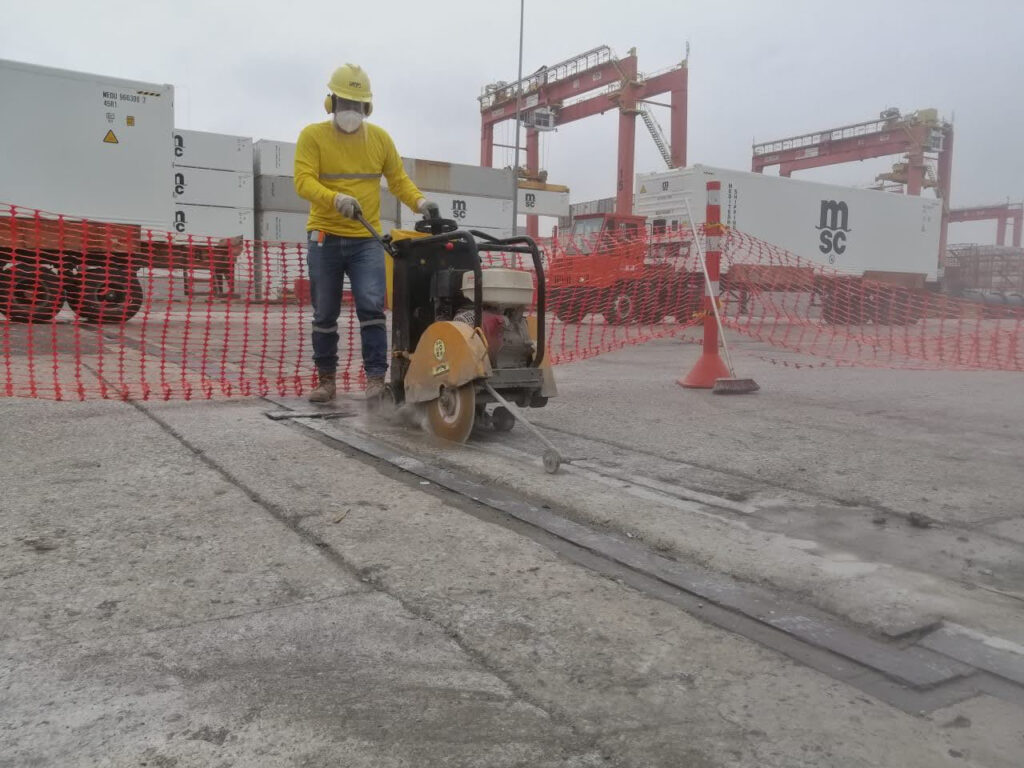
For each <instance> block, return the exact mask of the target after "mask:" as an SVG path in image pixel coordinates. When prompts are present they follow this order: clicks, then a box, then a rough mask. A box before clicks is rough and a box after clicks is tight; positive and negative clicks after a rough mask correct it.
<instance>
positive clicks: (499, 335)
mask: <svg viewBox="0 0 1024 768" xmlns="http://www.w3.org/2000/svg"><path fill="white" fill-rule="evenodd" d="M480 325H481V327H482V328H483V332H484V337H485V338H486V339H487V350H488V353H489V354H490V358H491V363H492V364H493V363H494V361H495V360H497V358H498V352H500V351H501V346H502V344H504V341H505V317H504V315H499V314H498V313H497V312H487V311H484V314H483V317H482V318H481V320H480Z"/></svg>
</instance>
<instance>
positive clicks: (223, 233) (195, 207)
mask: <svg viewBox="0 0 1024 768" xmlns="http://www.w3.org/2000/svg"><path fill="white" fill-rule="evenodd" d="M173 139H174V160H173V167H172V174H173V185H174V215H173V219H172V220H173V227H174V232H175V234H176V235H179V236H191V237H193V238H195V239H197V240H199V239H203V240H205V238H208V237H210V238H225V237H239V236H241V237H243V238H244V239H246V240H252V239H253V235H254V229H253V227H254V223H255V219H254V215H253V174H252V139H250V138H246V137H244V136H227V135H224V134H220V133H204V132H201V131H181V130H178V131H175V132H174V135H173Z"/></svg>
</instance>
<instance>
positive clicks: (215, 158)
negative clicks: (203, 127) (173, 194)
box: [173, 129, 253, 173]
mask: <svg viewBox="0 0 1024 768" xmlns="http://www.w3.org/2000/svg"><path fill="white" fill-rule="evenodd" d="M173 151H174V165H177V166H184V167H185V168H209V169H211V170H214V171H235V172H236V173H252V167H253V155H252V139H250V138H248V137H245V136H229V135H227V134H223V133H207V132H205V131H184V130H180V129H179V130H176V131H175V132H174V136H173Z"/></svg>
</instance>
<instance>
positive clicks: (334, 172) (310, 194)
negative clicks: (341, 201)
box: [295, 120, 423, 237]
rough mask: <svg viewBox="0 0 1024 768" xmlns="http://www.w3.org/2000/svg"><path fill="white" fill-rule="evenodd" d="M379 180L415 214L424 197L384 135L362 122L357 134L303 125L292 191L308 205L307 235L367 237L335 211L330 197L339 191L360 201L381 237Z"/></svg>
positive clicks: (357, 225)
mask: <svg viewBox="0 0 1024 768" xmlns="http://www.w3.org/2000/svg"><path fill="white" fill-rule="evenodd" d="M381 176H384V178H386V179H387V181H388V189H389V190H390V191H391V194H393V195H394V196H395V197H397V198H398V199H399V200H401V201H402V202H403V203H405V204H406V205H407V206H409V208H410V209H412V210H413V211H415V210H416V203H417V202H418V201H419V200H420V198H422V197H423V195H422V194H421V193H420V191H419V189H417V188H416V185H415V184H414V183H413V181H412V179H410V178H409V176H408V174H406V172H405V168H404V167H403V166H402V158H401V157H399V155H398V150H396V149H395V143H394V142H393V141H392V140H391V137H390V136H389V135H388V133H387V131H385V130H384V129H383V128H381V127H379V126H376V125H372V124H370V123H363V125H362V127H361V128H360V129H359V130H358V131H356V132H355V133H342V132H341V131H339V130H338V129H337V128H335V127H334V123H333V121H331V120H327V121H326V122H323V123H313V124H312V125H307V126H306V127H305V128H303V129H302V133H301V134H299V141H298V143H297V145H296V147H295V191H296V192H298V194H299V196H300V197H302V198H304V199H306V200H309V202H310V206H309V219H308V220H307V222H306V230H307V231H308V230H313V229H317V230H321V231H323V232H328V233H330V234H332V235H341V236H342V237H369V236H370V233H369V232H367V231H366V229H365V228H364V227H363V225H362V224H360V223H359V222H358V221H353V220H352V219H346V218H345V217H344V216H342V215H341V214H340V213H338V211H337V210H336V209H335V207H334V196H335V195H336V194H338V193H339V192H341V193H342V194H346V195H351V196H352V197H354V198H355V199H356V200H358V201H359V205H360V207H362V209H363V216H364V217H365V218H366V220H367V221H368V222H369V223H370V224H372V225H373V227H374V229H376V230H377V231H378V232H380V228H381V227H380V177H381ZM382 234H383V233H382Z"/></svg>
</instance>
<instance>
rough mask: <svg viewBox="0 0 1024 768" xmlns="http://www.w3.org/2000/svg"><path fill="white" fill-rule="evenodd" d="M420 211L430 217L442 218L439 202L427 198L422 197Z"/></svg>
mask: <svg viewBox="0 0 1024 768" xmlns="http://www.w3.org/2000/svg"><path fill="white" fill-rule="evenodd" d="M418 207H419V212H420V213H422V214H423V215H424V216H425V217H426V218H428V219H440V218H441V209H440V207H439V206H438V205H437V203H435V202H433V201H432V200H427V199H426V198H422V197H421V198H420V203H419V206H418Z"/></svg>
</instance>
